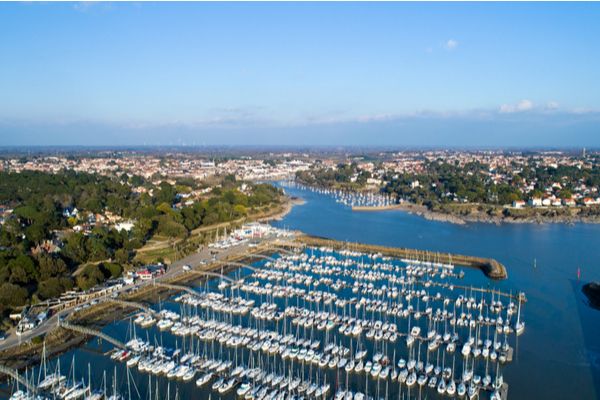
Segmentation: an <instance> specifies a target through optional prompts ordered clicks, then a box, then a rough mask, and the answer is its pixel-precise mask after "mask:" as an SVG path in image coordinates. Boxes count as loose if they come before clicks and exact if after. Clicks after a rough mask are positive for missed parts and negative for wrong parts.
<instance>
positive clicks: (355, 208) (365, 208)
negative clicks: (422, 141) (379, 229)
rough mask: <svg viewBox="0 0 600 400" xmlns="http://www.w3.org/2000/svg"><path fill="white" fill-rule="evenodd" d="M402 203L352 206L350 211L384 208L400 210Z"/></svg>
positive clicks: (379, 209)
mask: <svg viewBox="0 0 600 400" xmlns="http://www.w3.org/2000/svg"><path fill="white" fill-rule="evenodd" d="M403 208H404V207H403V205H402V204H390V205H389V206H352V211H385V210H401V209H403Z"/></svg>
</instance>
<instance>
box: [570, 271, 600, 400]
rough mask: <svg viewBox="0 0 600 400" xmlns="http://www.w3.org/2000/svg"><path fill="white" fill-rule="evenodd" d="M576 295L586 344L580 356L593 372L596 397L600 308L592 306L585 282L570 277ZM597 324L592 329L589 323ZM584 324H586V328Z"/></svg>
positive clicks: (599, 383)
mask: <svg viewBox="0 0 600 400" xmlns="http://www.w3.org/2000/svg"><path fill="white" fill-rule="evenodd" d="M569 282H570V283H571V287H572V288H573V295H574V296H575V303H576V304H577V306H576V310H577V313H578V316H579V322H580V323H581V327H582V332H583V334H582V335H583V341H584V344H585V347H584V350H583V354H581V355H580V356H581V357H582V358H583V359H584V360H585V362H586V363H587V365H586V366H585V368H589V370H591V372H592V383H593V385H594V389H595V398H598V396H599V395H600V344H599V341H598V336H599V335H598V333H599V332H600V313H599V312H600V310H599V309H597V308H595V307H594V306H592V305H591V304H590V303H589V301H588V299H587V298H586V296H585V294H584V292H583V286H584V283H583V282H581V281H579V280H577V279H569ZM590 323H592V324H594V325H596V329H590V327H589V324H590ZM584 325H585V326H586V328H585V329H583V328H584Z"/></svg>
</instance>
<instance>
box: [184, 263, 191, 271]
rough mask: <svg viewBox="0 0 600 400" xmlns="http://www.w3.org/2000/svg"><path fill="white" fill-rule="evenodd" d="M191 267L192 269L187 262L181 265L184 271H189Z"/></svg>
mask: <svg viewBox="0 0 600 400" xmlns="http://www.w3.org/2000/svg"><path fill="white" fill-rule="evenodd" d="M191 269H192V267H191V266H189V265H187V264H186V265H184V266H183V270H184V271H190V270H191Z"/></svg>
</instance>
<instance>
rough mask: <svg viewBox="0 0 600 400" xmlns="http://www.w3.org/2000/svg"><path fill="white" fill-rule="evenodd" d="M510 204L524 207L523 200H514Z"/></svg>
mask: <svg viewBox="0 0 600 400" xmlns="http://www.w3.org/2000/svg"><path fill="white" fill-rule="evenodd" d="M512 206H513V208H523V207H525V200H514V201H513V202H512Z"/></svg>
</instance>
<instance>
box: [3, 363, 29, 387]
mask: <svg viewBox="0 0 600 400" xmlns="http://www.w3.org/2000/svg"><path fill="white" fill-rule="evenodd" d="M0 374H4V375H8V376H10V377H11V378H13V379H14V380H15V381H17V382H19V384H20V385H23V387H24V388H26V389H27V390H28V391H29V392H30V393H31V394H37V387H35V385H32V384H31V383H29V382H28V381H27V379H25V378H23V377H22V376H21V375H20V374H19V372H18V371H17V370H15V369H12V368H8V367H5V366H4V365H0Z"/></svg>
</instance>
